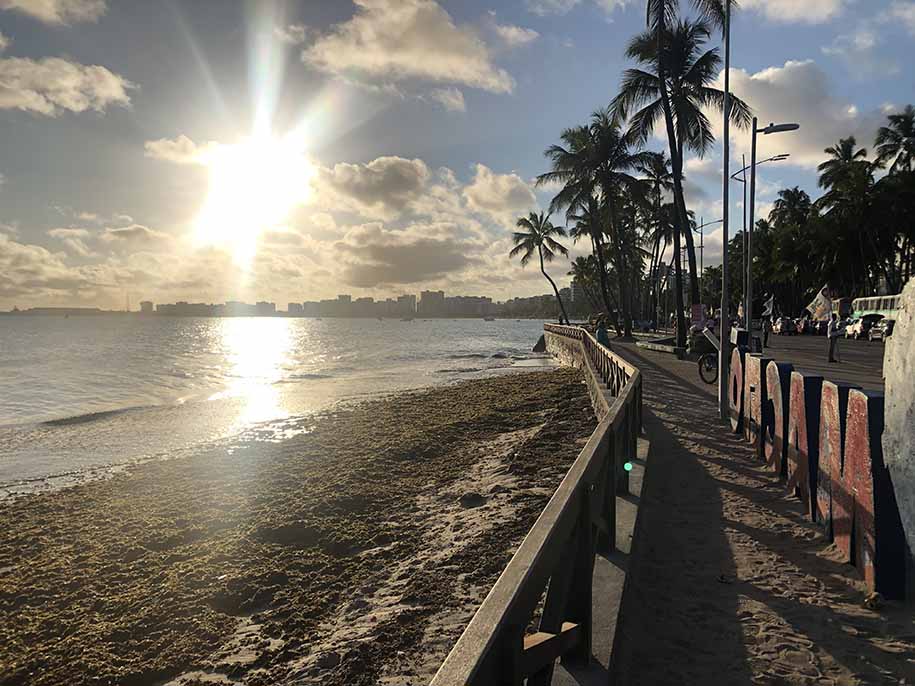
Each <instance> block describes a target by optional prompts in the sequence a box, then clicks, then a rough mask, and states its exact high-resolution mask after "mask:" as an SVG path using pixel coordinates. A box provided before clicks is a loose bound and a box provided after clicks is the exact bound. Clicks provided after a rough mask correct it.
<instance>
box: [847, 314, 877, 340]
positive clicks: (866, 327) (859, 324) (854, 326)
mask: <svg viewBox="0 0 915 686" xmlns="http://www.w3.org/2000/svg"><path fill="white" fill-rule="evenodd" d="M879 319H880V315H872V314H866V315H864V316H863V317H860V318H858V319H856V320H855V321H854V322H852V323H851V324H849V325H848V326H847V327H846V328H845V338H854V339H855V340H856V341H858V340H861V339H862V338H867V333H868V331H870V330H871V327H872V326H873V325H874V324H875V323H876V322H877V321H878V320H879Z"/></svg>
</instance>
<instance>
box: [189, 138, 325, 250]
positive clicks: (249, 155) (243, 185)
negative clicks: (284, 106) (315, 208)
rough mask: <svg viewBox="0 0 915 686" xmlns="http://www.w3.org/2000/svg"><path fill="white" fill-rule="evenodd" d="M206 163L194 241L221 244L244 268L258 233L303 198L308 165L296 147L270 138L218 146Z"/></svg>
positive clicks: (284, 217)
mask: <svg viewBox="0 0 915 686" xmlns="http://www.w3.org/2000/svg"><path fill="white" fill-rule="evenodd" d="M207 166H208V167H209V169H210V186H209V193H208V195H207V199H206V202H205V203H204V206H203V208H202V210H201V211H200V214H199V215H198V217H197V222H196V227H195V238H196V241H197V242H198V244H201V245H218V246H223V247H225V248H227V249H228V250H230V251H231V252H232V255H233V258H234V259H235V262H236V263H237V264H238V265H240V266H243V267H247V266H249V265H250V263H251V260H252V258H253V257H254V254H255V252H256V250H257V240H258V237H259V236H260V234H261V233H262V232H263V231H265V230H268V229H271V228H274V227H276V226H278V225H280V224H282V222H283V221H284V220H285V219H286V217H287V216H288V214H289V212H290V211H291V210H292V208H293V207H294V206H295V205H297V204H300V203H302V202H304V201H305V200H306V199H307V196H308V190H309V179H310V178H311V175H312V172H313V167H312V165H311V163H310V162H309V161H308V160H307V158H306V157H305V155H304V153H303V152H302V150H301V149H300V147H299V146H297V145H295V144H293V142H292V141H287V140H278V139H275V138H271V137H264V138H250V139H247V140H245V141H242V142H241V143H238V144H236V145H224V146H219V147H218V148H216V149H215V150H213V151H212V152H211V153H210V154H209V155H208V158H207Z"/></svg>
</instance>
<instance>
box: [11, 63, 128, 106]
mask: <svg viewBox="0 0 915 686" xmlns="http://www.w3.org/2000/svg"><path fill="white" fill-rule="evenodd" d="M131 88H135V86H134V84H132V83H130V81H128V80H127V79H125V78H124V77H123V76H120V75H119V74H115V73H113V72H111V71H108V69H106V68H105V67H100V66H97V65H91V66H86V65H83V64H79V63H77V62H70V61H68V60H65V59H61V58H58V57H46V58H44V59H40V60H32V59H27V58H22V57H8V58H3V59H0V109H19V110H24V111H26V112H34V113H37V114H44V115H47V116H52V117H53V116H57V115H58V114H60V112H61V111H63V110H69V111H71V112H85V111H86V110H94V111H96V112H104V111H105V109H106V108H108V107H110V106H114V105H117V106H121V107H129V106H130V97H129V96H128V95H127V91H128V90H130V89H131Z"/></svg>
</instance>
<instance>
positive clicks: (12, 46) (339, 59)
mask: <svg viewBox="0 0 915 686" xmlns="http://www.w3.org/2000/svg"><path fill="white" fill-rule="evenodd" d="M682 4H683V5H684V8H685V9H686V10H688V7H689V3H688V2H686V1H685V0H684V2H683V3H682ZM644 11H645V8H644V0H503V1H501V2H499V1H496V0H488V1H481V0H461V1H460V2H450V1H446V0H438V2H436V1H435V0H356V1H355V2H349V1H347V0H327V1H319V0H307V1H305V0H301V1H294V0H288V1H286V2H284V1H282V0H256V1H253V0H252V1H250V2H244V1H242V0H238V1H236V0H184V1H181V0H156V1H155V2H150V1H149V0H139V1H134V0H0V309H10V308H12V307H13V306H19V307H20V308H23V307H31V306H48V305H94V306H101V307H106V308H123V307H124V303H125V300H126V299H127V298H129V299H130V301H131V302H132V303H133V305H134V307H136V303H138V302H139V301H140V300H145V299H148V300H153V301H154V302H174V301H177V300H189V301H195V302H200V301H204V302H223V301H225V300H247V301H254V300H261V299H267V300H272V301H275V302H277V303H281V304H282V305H285V303H287V302H293V301H297V302H301V301H303V300H317V299H321V298H330V297H335V296H336V295H337V294H338V293H351V294H353V295H354V296H373V297H376V298H379V297H387V296H392V295H398V294H401V293H418V292H419V291H421V290H426V289H436V290H437V289H443V290H445V291H446V292H448V293H450V294H463V295H489V296H491V297H493V298H495V299H499V300H501V299H505V298H509V297H514V296H527V295H535V294H541V293H546V292H548V291H549V286H548V284H547V283H546V281H545V280H544V279H543V278H542V276H541V275H540V273H539V270H538V269H537V265H535V264H530V265H529V266H528V267H527V268H525V269H522V268H521V267H520V265H519V264H517V263H515V262H514V261H512V260H510V259H509V257H508V253H509V250H510V249H511V231H512V228H513V225H514V223H515V221H516V219H517V217H519V216H522V215H526V214H527V212H529V211H531V210H537V209H544V208H546V207H548V205H549V202H550V199H551V197H552V195H553V194H554V193H555V190H556V189H555V188H549V187H547V188H537V187H535V185H534V179H535V177H536V176H537V175H538V174H540V173H543V172H544V171H547V169H548V167H547V160H546V159H545V157H544V155H543V152H544V150H545V149H546V148H547V147H548V146H549V145H551V144H553V143H556V142H558V140H559V135H560V133H561V132H562V130H563V129H564V128H566V127H570V126H575V125H578V124H581V123H584V122H585V121H586V120H587V118H588V116H589V115H590V113H591V112H593V111H594V110H595V109H596V108H598V107H603V106H606V105H607V104H608V103H609V102H610V100H611V99H612V98H613V96H614V95H615V94H616V92H617V88H618V86H619V82H620V78H621V74H622V71H623V70H624V69H625V68H627V67H629V66H633V65H631V64H630V63H628V62H627V60H626V58H625V47H626V43H627V41H628V40H629V39H630V38H631V37H632V36H633V35H635V34H636V33H638V32H639V31H641V30H642V29H643V26H644ZM687 14H688V11H687ZM913 39H915V0H804V2H801V1H800V0H742V1H741V3H740V9H739V11H738V12H737V13H736V14H735V17H734V20H733V28H732V45H733V48H732V72H731V84H732V90H733V92H734V93H735V94H736V95H737V96H739V97H741V98H743V99H744V100H746V101H747V102H748V103H749V104H750V106H751V107H752V108H753V110H754V113H755V114H756V115H757V116H758V117H759V118H760V121H761V122H764V123H768V122H796V123H798V124H800V127H801V128H800V129H799V130H798V131H797V132H794V133H783V134H778V135H772V136H765V137H761V139H760V150H759V154H760V158H761V159H762V158H765V157H768V156H771V155H774V154H779V153H789V154H790V155H791V157H790V158H789V159H788V160H787V161H784V162H779V163H770V164H767V165H764V166H761V167H760V168H759V182H758V195H757V210H758V211H757V216H765V215H766V214H767V213H768V210H769V209H770V208H771V205H772V202H773V201H774V199H775V198H776V196H777V192H778V190H779V189H781V188H784V187H789V186H795V185H797V186H800V187H802V188H804V189H805V190H807V191H808V192H809V193H810V194H811V195H812V196H814V197H816V195H817V187H816V165H817V164H818V163H819V162H820V161H822V159H823V158H824V155H823V149H824V148H826V147H828V146H829V145H832V144H834V143H835V142H837V141H838V140H839V138H841V137H845V136H848V135H855V136H856V137H857V139H858V142H859V145H862V146H864V147H867V148H868V149H870V148H872V147H873V139H874V135H875V133H876V131H877V129H878V127H879V126H881V125H882V124H883V123H884V122H885V118H886V114H887V113H890V112H892V111H895V110H898V109H901V107H902V106H904V105H905V104H907V103H910V102H913V101H915V72H913V70H912V67H911V65H912V64H913V57H915V47H913V46H915V40H913ZM719 41H720V38H719V37H717V36H715V37H713V39H712V42H711V43H710V44H709V46H708V47H709V48H711V47H715V46H716V45H717V44H718V42H719ZM722 78H723V76H722V77H720V79H719V80H721V79H722ZM719 119H720V118H719ZM719 119H716V120H715V122H716V123H715V127H716V131H717V133H718V137H719V139H720V133H721V123H720V120H719ZM659 133H660V132H659ZM749 138H750V137H749V134H748V133H747V132H746V131H739V130H733V129H732V162H731V169H732V170H736V169H738V168H739V167H740V166H741V165H740V162H741V155H743V154H746V155H747V156H749ZM649 147H651V148H654V149H659V150H660V149H662V148H663V147H664V141H663V140H662V139H661V138H660V137H656V138H653V139H652V140H650V141H649ZM721 167H722V152H721V147H720V145H716V146H715V147H714V148H713V149H712V150H711V151H710V152H709V154H707V155H706V156H705V157H704V158H702V159H700V158H697V157H690V158H689V159H688V160H687V162H686V168H685V175H686V179H685V184H686V189H687V193H688V198H687V200H688V205H689V208H690V209H692V210H694V211H695V212H696V215H697V217H701V218H702V219H703V220H704V221H706V222H708V221H714V220H717V219H720V218H721V217H722V207H723V206H722V202H721V193H722V187H721V186H722V184H721ZM731 194H732V201H731V203H730V217H731V230H732V231H734V230H736V229H739V228H740V227H741V225H742V221H743V207H742V187H741V186H740V185H739V184H736V183H734V184H732V185H731ZM554 222H555V223H557V224H560V225H561V224H564V222H565V220H564V217H563V216H561V215H556V216H554ZM703 242H704V245H705V248H704V251H703V261H704V264H705V265H706V266H708V265H712V264H716V263H717V262H719V261H720V254H721V228H720V225H719V224H713V225H710V226H709V227H707V229H706V231H705V235H704V237H703ZM569 247H570V248H572V249H573V255H576V254H584V251H585V248H586V246H584V245H582V244H579V245H577V246H573V245H571V243H569ZM550 270H551V272H552V273H553V275H555V276H556V277H558V279H557V280H558V281H559V282H560V284H561V285H564V284H567V283H568V277H567V276H566V272H567V270H568V264H567V262H566V261H564V260H559V261H557V262H554V263H553V264H552V265H551V266H550Z"/></svg>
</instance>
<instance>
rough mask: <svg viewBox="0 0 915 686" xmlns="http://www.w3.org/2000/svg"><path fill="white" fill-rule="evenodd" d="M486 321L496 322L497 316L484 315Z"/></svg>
mask: <svg viewBox="0 0 915 686" xmlns="http://www.w3.org/2000/svg"><path fill="white" fill-rule="evenodd" d="M483 321H484V322H494V321H496V318H495V317H483Z"/></svg>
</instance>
